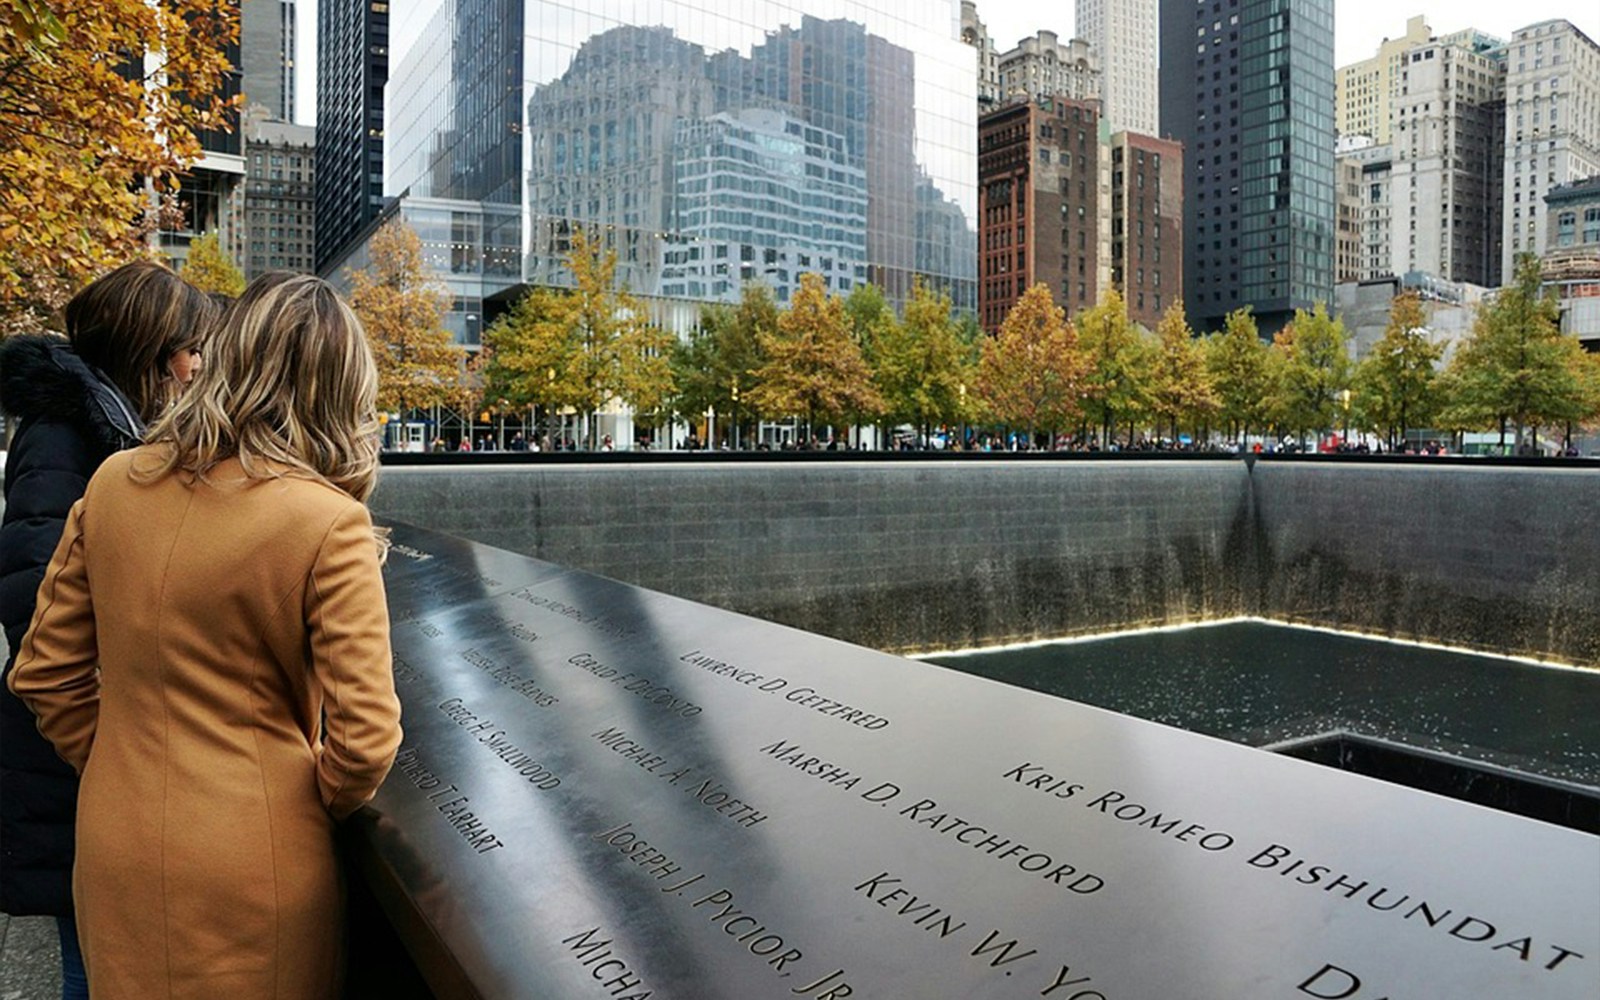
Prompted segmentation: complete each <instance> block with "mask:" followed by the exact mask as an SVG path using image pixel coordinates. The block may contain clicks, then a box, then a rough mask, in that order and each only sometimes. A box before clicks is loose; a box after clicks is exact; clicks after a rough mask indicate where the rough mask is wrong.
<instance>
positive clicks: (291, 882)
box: [8, 272, 400, 1000]
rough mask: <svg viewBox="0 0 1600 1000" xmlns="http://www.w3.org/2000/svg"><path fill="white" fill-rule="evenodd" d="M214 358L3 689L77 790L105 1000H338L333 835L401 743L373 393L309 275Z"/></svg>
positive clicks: (78, 540) (79, 541) (253, 304)
mask: <svg viewBox="0 0 1600 1000" xmlns="http://www.w3.org/2000/svg"><path fill="white" fill-rule="evenodd" d="M207 346H208V350H209V354H208V357H207V364H206V367H205V368H204V369H203V370H202V372H201V373H200V375H199V376H198V377H197V379H196V380H195V384H194V386H193V387H192V388H191V389H190V391H189V392H188V393H187V394H186V395H184V396H183V397H182V398H181V399H180V400H179V401H178V403H177V405H176V406H174V407H173V408H172V409H171V410H169V411H168V412H167V413H166V414H165V415H164V416H163V417H162V418H161V419H160V420H158V421H157V422H156V423H155V424H154V425H153V426H152V427H151V429H150V431H149V433H148V435H147V440H148V441H149V443H148V444H146V445H144V446H142V447H139V448H136V449H133V450H131V451H125V452H121V453H118V454H116V455H113V456H111V457H110V458H108V459H107V460H106V461H105V462H104V463H103V464H102V465H101V466H100V469H99V471H98V472H96V474H95V475H94V477H93V478H92V479H91V480H90V482H89V485H88V487H87V489H86V491H85V492H84V496H83V499H82V500H81V501H80V502H79V503H78V504H76V505H75V506H74V507H73V509H72V512H71V515H70V516H69V518H68V520H67V526H66V529H65V531H64V533H63V535H62V539H61V542H60V544H59V545H58V546H57V547H56V550H55V555H54V556H53V557H52V559H51V562H50V567H49V569H48V571H47V574H46V578H45V583H44V585H43V586H42V587H41V588H40V591H39V600H38V604H39V608H38V611H37V612H36V613H35V615H34V619H33V624H32V626H31V627H30V629H29V631H28V633H27V635H26V636H25V637H24V638H23V640H22V645H21V648H20V649H19V651H18V653H17V661H16V666H15V668H14V669H13V670H12V672H11V676H10V678H9V686H10V688H11V690H12V692H14V693H15V694H17V695H18V696H19V697H21V698H22V699H23V701H25V702H26V703H27V705H28V707H29V708H31V709H32V710H33V711H34V713H35V714H36V715H37V716H38V725H39V731H40V732H42V733H43V734H44V735H45V736H46V737H47V738H48V739H49V740H50V741H51V742H52V743H53V744H54V745H55V748H56V751H57V752H58V753H59V754H60V755H61V756H62V758H63V759H64V760H66V761H67V762H68V763H69V764H71V765H72V766H73V768H74V769H75V770H77V771H79V772H80V773H81V775H82V777H83V783H82V791H81V794H80V796H79V800H78V826H77V830H78V856H77V866H76V869H75V871H74V874H73V891H74V896H75V902H76V908H77V922H78V933H79V936H80V940H81V942H82V945H83V954H84V959H85V965H86V968H87V971H88V975H89V981H90V982H91V983H93V984H94V991H95V995H96V996H105V997H138V998H141V1000H162V998H168V1000H170V998H176V997H184V998H200V997H225V998H227V1000H257V998H267V997H273V998H278V997H294V998H297V1000H333V998H336V997H338V996H339V994H340V989H341V983H340V978H341V977H340V971H339V970H340V960H341V954H340V949H341V945H340V942H341V938H342V935H341V927H342V922H343V917H342V905H343V904H342V899H341V891H340V881H341V878H340V874H339V870H338V862H337V859H336V856H335V852H334V826H335V823H336V822H337V821H338V820H340V819H342V818H344V817H346V816H348V815H349V814H350V813H351V812H352V811H354V810H355V809H356V808H357V807H359V806H360V805H361V804H362V803H364V802H365V801H367V799H369V798H370V797H371V796H372V794H373V793H374V791H376V789H377V786H378V784H379V782H380V781H382V780H383V777H384V775H385V774H386V773H387V771H388V769H389V766H390V764H391V763H392V761H393V759H394V755H395V751H396V748H397V747H398V745H399V741H400V727H399V712H400V707H399V703H398V701H397V700H396V698H395V693H394V675H393V672H392V670H391V659H390V651H389V625H388V612H387V609H386V606H385V601H384V595H383V581H382V578H381V576H380V570H379V563H380V559H381V552H382V549H383V546H384V540H383V539H381V538H379V537H378V536H377V535H376V533H375V532H374V529H373V526H372V521H371V518H370V516H369V515H368V512H367V508H366V505H365V502H364V501H365V499H366V497H367V496H368V495H369V494H370V493H371V491H372V488H373V484H374V482H375V480H376V476H377V470H378V454H377V438H376V434H375V432H376V430H377V428H378V419H377V410H376V407H375V405H374V403H375V399H376V394H377V384H378V382H377V373H376V369H375V366H374V364H373V360H372V354H371V352H370V350H369V349H368V347H367V343H366V337H365V334H364V333H363V332H362V329H361V324H360V322H359V321H358V320H357V319H356V317H355V314H354V313H352V312H351V311H350V309H349V307H348V306H346V305H345V304H344V303H342V302H341V301H339V299H338V297H337V296H335V294H334V293H333V290H332V288H330V287H329V286H328V284H327V283H326V282H324V281H322V280H320V279H318V278H314V277H311V276H309V275H294V274H288V273H286V272H275V273H269V274H266V275H263V276H262V277H259V278H257V279H256V280H255V281H254V282H252V283H251V284H250V286H249V287H247V288H246V289H245V292H244V294H243V295H242V296H240V298H239V301H238V302H237V303H236V304H235V305H233V306H232V307H231V308H229V309H228V311H227V312H226V313H225V314H224V315H223V317H222V320H221V323H220V325H219V326H218V328H217V331H216V333H215V335H214V336H213V338H212V339H211V340H210V341H209V342H208V345H207ZM8 846H9V845H8Z"/></svg>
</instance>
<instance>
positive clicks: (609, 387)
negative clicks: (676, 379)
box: [485, 228, 674, 441]
mask: <svg viewBox="0 0 1600 1000" xmlns="http://www.w3.org/2000/svg"><path fill="white" fill-rule="evenodd" d="M567 267H568V269H569V270H570V271H571V272H572V279H573V287H572V288H570V289H553V288H536V289H533V290H532V291H530V292H529V293H528V294H527V295H525V296H523V298H522V299H521V300H519V301H518V302H517V303H516V304H515V305H514V306H513V308H512V309H511V310H510V311H509V312H508V313H507V314H506V315H505V316H503V317H501V319H500V320H499V321H497V322H496V324H495V325H494V326H493V327H491V328H490V330H489V332H488V333H487V334H486V335H485V339H486V341H487V342H488V343H489V345H490V346H491V348H492V349H493V351H494V357H493V360H492V361H491V363H490V366H489V380H490V384H491V387H492V388H491V394H492V395H493V394H498V395H503V396H505V397H506V398H507V399H510V400H514V401H516V402H519V403H535V404H537V403H543V404H544V405H546V406H549V407H571V408H572V409H573V410H575V411H577V412H578V413H579V414H581V415H582V417H583V420H582V424H581V427H582V430H581V431H580V434H581V435H582V436H583V437H584V439H585V440H586V441H587V440H588V439H590V438H591V437H592V426H591V424H592V422H593V416H594V414H595V413H596V412H597V411H599V410H600V409H601V408H602V407H604V406H606V405H607V404H609V403H610V402H611V401H612V400H620V401H621V402H623V403H625V404H627V405H628V406H629V407H630V408H632V410H633V411H634V412H635V413H637V414H641V415H644V414H651V413H657V412H659V411H661V410H662V409H664V408H665V407H666V405H667V401H668V400H669V399H670V398H671V397H672V395H673V390H674V385H673V372H672V363H671V360H670V352H671V348H672V337H671V335H670V334H668V333H666V332H665V331H663V330H660V329H658V328H656V327H654V326H652V325H651V324H650V322H649V320H648V318H647V317H646V315H645V310H644V307H643V305H642V304H641V303H640V302H639V301H638V300H637V299H635V298H634V297H633V296H632V295H630V294H628V293H627V291H625V290H623V289H620V288H618V287H617V281H616V271H617V255H616V252H615V251H614V250H602V249H601V248H600V247H599V246H598V245H597V244H596V243H595V242H593V241H592V239H591V238H590V236H589V234H588V233H587V232H586V231H585V230H583V229H582V228H576V229H574V230H573V233H572V247H571V249H570V251H569V252H568V254H567ZM541 379H542V380H543V381H542V383H541Z"/></svg>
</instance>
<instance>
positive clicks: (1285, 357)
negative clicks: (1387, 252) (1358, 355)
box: [1275, 302, 1350, 438]
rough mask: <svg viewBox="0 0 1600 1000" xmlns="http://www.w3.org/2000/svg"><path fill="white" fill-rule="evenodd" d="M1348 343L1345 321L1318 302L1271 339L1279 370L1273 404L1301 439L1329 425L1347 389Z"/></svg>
mask: <svg viewBox="0 0 1600 1000" xmlns="http://www.w3.org/2000/svg"><path fill="white" fill-rule="evenodd" d="M1348 339H1349V335H1348V334H1346V332H1345V328H1344V321H1343V320H1340V319H1337V318H1335V317H1333V316H1329V315H1328V307H1327V306H1326V305H1325V304H1323V303H1321V302H1318V303H1317V304H1316V306H1315V307H1314V308H1313V309H1312V310H1311V312H1309V313H1308V312H1306V311H1305V310H1303V309H1296V310H1295V313H1294V320H1293V321H1292V323H1291V324H1290V325H1289V326H1287V327H1285V328H1284V332H1283V336H1282V337H1281V338H1279V339H1278V340H1277V341H1276V344H1277V346H1278V348H1279V349H1280V350H1281V351H1282V367H1281V369H1280V371H1279V377H1278V380H1277V382H1278V384H1277V386H1276V389H1277V396H1276V400H1275V401H1276V404H1277V406H1278V412H1279V414H1280V416H1281V419H1282V421H1283V423H1284V425H1285V426H1286V427H1288V428H1289V429H1290V430H1292V431H1294V432H1295V433H1296V434H1297V435H1299V436H1301V437H1302V438H1303V437H1304V436H1305V434H1306V432H1308V431H1310V432H1321V431H1325V430H1327V429H1329V428H1331V427H1332V426H1333V425H1334V422H1335V420H1336V417H1337V414H1338V413H1339V412H1340V409H1339V404H1340V394H1341V393H1342V392H1343V391H1344V390H1346V389H1348V388H1349V386H1350V353H1349V349H1348V348H1347V347H1346V346H1345V341H1346V340H1348Z"/></svg>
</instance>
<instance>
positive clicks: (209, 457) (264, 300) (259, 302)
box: [135, 271, 378, 502]
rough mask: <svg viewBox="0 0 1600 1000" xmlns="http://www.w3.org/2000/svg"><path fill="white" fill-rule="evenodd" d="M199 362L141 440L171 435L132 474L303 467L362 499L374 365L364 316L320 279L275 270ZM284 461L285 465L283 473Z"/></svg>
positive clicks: (369, 471)
mask: <svg viewBox="0 0 1600 1000" xmlns="http://www.w3.org/2000/svg"><path fill="white" fill-rule="evenodd" d="M208 348H209V354H208V356H207V358H206V364H205V367H204V368H202V369H201V370H200V374H198V375H196V376H195V380H194V382H193V383H192V384H191V385H190V386H189V391H188V392H186V393H184V394H183V396H182V397H181V398H180V399H179V400H178V404H177V405H176V406H175V407H173V408H172V410H171V411H170V412H169V413H168V414H167V415H166V416H164V417H162V418H161V420H160V422H158V423H157V424H156V425H155V426H154V427H152V428H151V429H150V433H149V434H148V435H147V438H146V439H147V440H148V441H150V442H152V443H157V444H162V443H164V444H167V445H169V446H170V447H169V448H167V449H166V450H165V453H164V454H163V456H162V458H160V459H159V460H158V462H157V463H156V464H155V465H154V466H150V465H142V466H141V467H139V468H137V469H136V470H135V478H137V479H141V480H144V481H149V480H153V479H156V478H159V477H160V476H163V475H166V474H168V473H171V472H176V471H183V472H188V473H191V474H193V475H195V476H197V477H202V478H203V477H204V476H205V475H206V473H207V472H209V471H210V470H211V469H213V468H215V467H216V465H217V463H219V462H222V461H224V460H225V459H228V458H234V457H237V458H238V459H239V462H240V464H241V465H242V466H243V467H244V472H245V475H247V476H249V477H250V478H252V479H271V478H277V477H279V476H283V475H300V476H303V477H306V478H309V479H315V480H317V481H319V482H325V483H328V484H329V485H331V486H334V487H336V488H338V489H340V490H343V491H344V492H345V493H347V494H349V495H350V496H352V497H354V498H355V499H357V500H360V501H363V502H364V501H365V500H366V499H367V497H368V496H369V495H370V494H371V493H372V488H373V486H374V485H376V483H377V475H378V437H377V432H378V413H377V396H378V370H377V366H376V365H375V364H374V362H373V360H372V351H371V349H370V348H368V347H367V337H366V333H365V332H364V331H363V330H362V328H361V321H360V320H358V319H357V318H356V315H355V313H353V312H351V311H350V307H349V306H347V305H345V303H344V302H343V301H342V300H341V299H340V298H339V296H338V295H336V294H335V293H334V291H333V289H332V288H331V287H330V286H329V285H328V283H327V282H325V281H323V280H321V279H320V278H314V277H312V276H310V275H302V274H290V273H288V272H285V271H276V272H272V273H269V274H264V275H262V276H261V277H259V278H257V279H256V280H255V281H253V282H251V283H250V286H249V287H248V288H246V289H245V290H244V294H242V295H240V296H239V299H238V301H236V302H235V303H234V304H233V305H231V306H229V307H228V310H227V311H226V312H224V313H223V314H222V320H221V322H220V324H219V325H218V327H217V331H216V334H215V335H214V336H213V337H212V338H211V340H210V342H209V343H208ZM285 468H287V469H288V471H287V472H285V471H284V470H285Z"/></svg>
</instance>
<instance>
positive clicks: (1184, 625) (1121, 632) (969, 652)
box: [907, 615, 1287, 660]
mask: <svg viewBox="0 0 1600 1000" xmlns="http://www.w3.org/2000/svg"><path fill="white" fill-rule="evenodd" d="M1239 622H1271V623H1272V624H1274V625H1282V624H1287V623H1286V622H1274V621H1272V619H1270V618H1256V617H1254V616H1251V615H1235V616H1234V617H1232V618H1205V619H1199V620H1196V621H1188V622H1179V623H1177V624H1176V625H1151V626H1145V627H1138V626H1135V627H1133V628H1123V629H1113V630H1111V631H1109V632H1086V633H1084V634H1082V635H1069V636H1062V637H1061V638H1059V639H1029V640H1028V641H1026V642H1007V643H1002V644H1000V645H998V646H967V647H964V648H962V649H940V650H933V651H931V652H926V653H909V654H907V657H908V658H909V659H913V660H925V659H928V658H930V657H934V656H976V655H979V654H981V653H1004V652H1009V651H1011V650H1013V649H1037V648H1039V647H1040V646H1069V645H1075V644H1077V643H1080V642H1099V641H1100V640H1102V639H1119V638H1122V637H1123V636H1130V635H1150V634H1151V633H1154V632H1187V631H1189V630H1190V629H1196V628H1210V627H1212V626H1214V625H1234V624H1237V623H1239Z"/></svg>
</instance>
